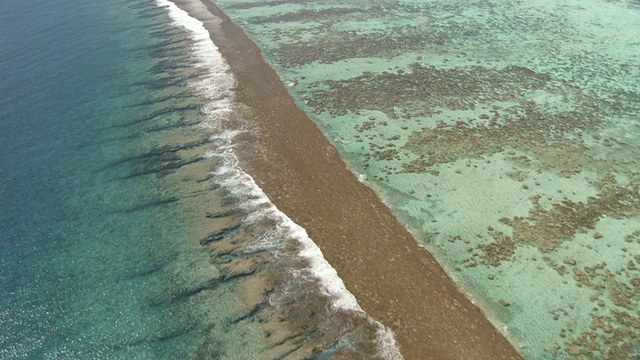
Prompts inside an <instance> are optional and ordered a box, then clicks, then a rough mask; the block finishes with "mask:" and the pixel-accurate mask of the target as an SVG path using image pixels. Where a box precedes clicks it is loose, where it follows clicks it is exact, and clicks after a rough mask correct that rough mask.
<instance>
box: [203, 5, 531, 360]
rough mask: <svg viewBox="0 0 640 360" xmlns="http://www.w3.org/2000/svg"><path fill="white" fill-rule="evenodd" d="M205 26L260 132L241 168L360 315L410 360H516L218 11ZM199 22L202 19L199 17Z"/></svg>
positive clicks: (245, 150) (250, 140)
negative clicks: (389, 333) (334, 275)
mask: <svg viewBox="0 0 640 360" xmlns="http://www.w3.org/2000/svg"><path fill="white" fill-rule="evenodd" d="M204 3H205V5H206V6H207V8H208V9H209V11H211V12H212V13H213V14H214V15H216V16H217V17H220V18H221V19H223V21H222V23H217V22H213V21H207V22H205V24H206V26H207V28H208V30H209V31H210V32H211V37H212V39H213V40H214V42H215V43H216V44H217V45H218V47H219V48H220V51H221V52H222V54H223V55H224V57H225V58H226V60H227V61H228V63H229V64H230V66H231V68H232V70H233V72H234V74H235V76H236V78H237V82H238V86H237V96H238V98H237V99H238V100H239V101H240V102H242V103H243V104H245V105H247V106H248V107H249V108H250V109H251V111H250V114H248V115H247V116H250V117H251V118H252V119H251V120H252V121H251V123H257V124H259V127H260V129H259V131H256V132H254V133H248V134H246V135H245V136H244V139H243V141H246V142H243V144H245V145H243V147H242V148H240V149H238V153H239V155H240V156H239V157H240V161H241V166H242V168H243V169H244V170H245V171H246V172H247V173H249V174H251V175H252V176H253V177H254V178H255V180H256V182H257V183H258V185H259V186H260V187H261V188H262V189H263V190H264V191H265V193H266V194H267V195H268V196H269V197H270V199H271V200H272V201H273V203H274V204H275V205H276V206H278V208H279V209H280V210H282V211H283V212H284V213H286V214H287V215H288V216H289V217H290V218H291V219H292V220H293V221H295V222H296V223H298V224H299V225H301V226H303V227H304V228H305V229H306V230H307V232H308V233H309V235H310V236H311V238H312V239H313V240H314V241H315V242H316V244H317V245H318V246H319V247H320V248H321V249H322V251H323V253H324V256H325V258H326V259H327V260H328V261H329V262H330V263H331V264H332V266H333V267H334V268H335V269H336V270H337V271H338V274H339V275H340V277H341V278H342V279H343V280H344V282H345V284H346V286H347V288H348V289H349V290H350V291H351V292H352V293H353V294H354V295H355V296H356V298H357V299H358V301H359V303H360V305H361V306H362V308H363V309H364V310H365V311H366V312H368V313H369V314H370V315H371V316H372V317H374V318H376V319H377V320H379V321H381V322H383V323H384V324H385V325H387V326H389V327H390V328H391V329H393V331H394V332H395V333H396V336H397V339H398V342H399V343H400V346H401V350H402V353H403V355H404V356H405V357H406V358H407V359H491V360H495V359H519V358H520V356H519V355H518V353H517V352H516V351H515V350H514V349H513V347H512V346H511V345H510V344H509V343H508V341H507V340H506V339H505V338H504V337H503V336H502V335H501V334H500V333H499V332H498V331H496V329H495V328H494V327H493V325H492V324H491V323H490V322H489V321H488V320H487V319H486V318H485V316H484V315H483V313H482V312H481V311H480V310H479V309H478V308H477V307H475V306H474V305H473V304H472V303H471V302H470V301H469V300H467V298H466V297H465V296H464V294H462V293H461V292H460V291H459V290H458V288H457V287H456V285H455V284H454V283H453V282H452V281H451V280H450V279H449V277H448V276H447V275H446V274H445V273H444V271H443V270H442V268H441V267H440V266H439V265H438V263H437V262H436V261H435V259H434V258H433V257H432V256H431V255H430V254H429V253H428V252H427V251H425V250H423V249H421V248H419V247H418V246H417V244H416V242H415V240H414V239H413V238H412V236H411V234H410V233H409V232H408V231H407V230H406V229H405V228H404V227H403V226H402V225H401V224H400V223H399V222H398V221H397V220H396V219H395V217H394V216H393V215H392V214H391V212H390V211H389V210H388V208H387V207H386V206H385V205H384V204H383V203H382V202H381V200H380V199H379V198H378V197H377V196H376V194H375V193H374V192H373V191H372V190H371V189H369V188H368V187H366V186H364V185H363V184H361V183H360V182H359V181H358V180H357V178H356V176H355V175H354V174H353V173H351V172H350V171H349V170H348V169H347V167H346V166H345V163H344V162H343V160H342V159H341V158H340V157H339V155H338V154H337V152H336V150H335V149H334V148H333V147H332V146H331V145H330V144H329V143H328V142H327V140H326V139H325V138H324V136H323V135H322V133H321V132H320V131H319V129H318V128H317V127H316V125H315V124H314V123H313V122H312V121H311V120H310V119H309V118H308V117H307V116H306V114H304V113H303V112H302V111H301V110H300V109H299V108H298V107H297V106H296V105H295V103H294V101H293V99H292V98H291V96H290V95H289V94H288V93H287V91H286V89H285V87H284V86H283V84H282V83H281V81H280V79H279V78H278V76H277V74H276V73H275V72H274V71H273V69H271V68H270V67H269V66H268V65H267V64H266V63H265V62H264V60H263V58H262V56H261V54H260V51H259V49H258V48H257V47H256V45H255V44H254V43H253V42H252V41H251V40H250V39H249V38H248V37H247V36H246V35H245V34H244V32H243V31H242V30H241V29H240V28H238V27H237V26H235V25H234V24H233V23H232V22H231V21H230V20H229V18H228V17H227V16H226V15H224V14H223V13H222V12H220V11H219V9H217V8H216V7H215V6H214V5H213V4H211V3H209V2H208V1H206V0H205V1H204ZM194 16H196V17H197V14H194Z"/></svg>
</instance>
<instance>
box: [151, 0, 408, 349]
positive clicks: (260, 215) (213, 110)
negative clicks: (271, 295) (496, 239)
mask: <svg viewBox="0 0 640 360" xmlns="http://www.w3.org/2000/svg"><path fill="white" fill-rule="evenodd" d="M156 1H157V3H158V5H159V6H162V7H165V8H167V9H168V10H169V16H170V17H171V18H172V19H173V21H174V25H177V26H181V27H183V28H185V29H187V30H189V31H190V32H191V38H192V39H193V40H194V48H193V50H194V56H195V58H196V59H197V66H198V67H201V68H205V69H207V76H205V77H204V79H203V80H199V81H197V82H196V83H195V84H194V85H195V86H196V87H197V89H198V91H199V92H200V93H201V94H202V95H203V96H205V97H206V98H207V99H208V100H209V103H208V104H207V105H206V106H205V107H204V108H203V109H202V110H203V112H204V113H205V114H206V120H205V121H203V123H202V126H203V127H204V128H207V129H210V130H217V133H216V135H215V136H214V137H212V138H211V139H212V140H213V141H214V144H215V149H211V150H207V152H206V153H205V154H204V155H203V157H205V158H217V159H219V160H221V165H220V166H218V168H217V169H216V170H215V175H216V176H217V178H220V177H221V178H222V179H221V180H217V181H218V183H219V184H220V186H221V187H223V188H224V189H225V190H226V191H228V192H229V193H230V194H232V195H234V196H236V197H238V198H240V199H242V203H241V205H240V206H241V207H242V208H243V210H245V211H247V212H248V213H249V215H248V216H247V218H246V219H245V222H248V223H252V222H258V221H261V220H265V219H269V220H272V221H274V223H275V224H276V225H275V228H274V229H273V230H272V231H270V232H267V233H266V234H264V235H262V236H261V237H260V238H259V239H258V240H257V241H256V242H255V243H254V244H252V245H250V246H249V247H248V248H247V249H246V251H249V252H251V251H260V250H265V249H266V250H270V249H278V248H281V247H282V246H283V245H285V244H286V243H288V242H290V241H297V242H298V243H299V244H300V247H301V250H300V251H299V253H298V255H299V256H300V257H301V258H303V259H305V260H307V262H308V263H309V266H308V267H307V268H306V269H304V270H302V271H300V272H298V274H297V276H299V277H312V278H315V279H316V280H317V281H318V283H319V284H320V286H321V287H320V290H321V291H322V293H323V294H324V295H325V296H327V297H328V298H329V300H330V306H331V307H332V308H333V309H335V310H342V311H348V312H352V313H357V314H360V315H361V316H363V317H364V318H366V319H367V321H369V322H370V323H371V324H373V325H374V326H375V327H376V328H377V335H378V343H379V347H380V352H379V354H378V355H379V356H381V357H383V358H385V359H402V356H401V355H400V351H399V349H398V345H397V343H396V340H395V337H394V335H393V332H392V331H391V330H390V329H389V328H387V327H385V326H384V325H382V324H381V323H379V322H378V321H376V320H374V319H372V318H371V317H369V316H368V315H367V314H366V313H365V312H364V311H363V310H362V308H361V307H360V305H358V302H357V300H356V298H355V296H353V294H351V292H349V291H348V290H347V288H346V287H345V285H344V283H343V281H342V279H340V277H339V276H338V274H337V272H336V270H335V269H334V268H333V267H332V266H331V265H330V264H329V263H328V262H327V261H326V260H325V258H324V256H323V255H322V251H321V250H320V248H318V246H316V244H315V243H314V242H313V241H312V240H311V238H310V237H309V235H308V234H307V232H306V230H305V229H303V228H302V227H301V226H299V225H298V224H296V223H295V222H293V221H292V220H291V219H290V218H289V217H288V216H287V215H285V214H284V213H283V212H281V211H280V210H278V209H277V207H276V206H275V205H274V204H273V203H271V201H270V200H269V198H268V197H267V195H266V194H265V193H264V192H263V191H262V189H261V188H260V187H259V186H258V185H257V184H256V183H255V181H254V180H253V178H252V177H251V176H250V175H248V174H247V173H245V172H244V171H243V170H242V169H241V168H240V167H239V166H238V159H237V157H236V155H235V153H234V151H233V139H234V138H235V136H236V135H238V134H239V131H237V130H234V131H230V130H227V129H224V127H223V126H221V125H223V124H224V122H225V121H227V120H228V119H229V116H230V115H231V114H232V113H233V111H234V108H235V104H234V102H235V100H234V88H235V84H236V82H235V78H234V77H233V74H232V73H231V71H230V69H229V66H228V64H227V63H226V61H225V60H224V58H223V57H222V55H221V53H220V52H219V51H218V48H217V46H216V45H215V44H214V43H213V41H212V40H211V37H210V34H209V32H208V31H207V29H206V28H205V27H204V24H203V23H202V22H200V21H199V20H197V19H195V18H193V17H191V16H189V14H188V13H187V12H186V11H184V10H182V9H180V8H179V7H178V6H176V5H175V4H174V3H172V2H170V1H168V0H156Z"/></svg>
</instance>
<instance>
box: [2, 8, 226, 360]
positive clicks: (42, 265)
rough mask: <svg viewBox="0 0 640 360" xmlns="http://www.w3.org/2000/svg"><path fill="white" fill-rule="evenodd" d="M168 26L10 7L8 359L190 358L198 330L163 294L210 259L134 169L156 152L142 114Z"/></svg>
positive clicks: (117, 12) (165, 198)
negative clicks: (149, 148) (149, 150)
mask: <svg viewBox="0 0 640 360" xmlns="http://www.w3.org/2000/svg"><path fill="white" fill-rule="evenodd" d="M167 22H168V16H167V14H166V11H165V10H163V9H161V8H158V7H157V6H156V4H155V3H154V2H152V1H146V2H144V1H137V2H136V1H133V2H122V1H117V0H106V1H98V2H95V1H94V2H87V1H80V0H66V1H59V0H53V1H42V0H36V1H33V2H28V3H25V2H22V1H16V0H3V1H2V2H0V294H1V296H0V329H1V330H0V358H1V359H90V358H91V359H97V358H101V359H115V358H120V359H140V358H158V357H161V358H178V357H181V356H185V355H187V354H190V355H193V354H194V353H193V351H194V349H195V347H196V342H197V340H196V338H197V336H195V335H193V334H195V333H197V332H199V331H202V321H201V320H199V319H196V318H195V317H194V316H192V314H191V312H190V310H189V309H187V306H186V305H185V304H183V303H180V302H178V301H164V300H163V299H162V296H163V294H167V293H171V288H172V286H176V284H175V282H176V280H175V279H176V273H177V271H176V270H175V269H172V270H171V271H169V270H167V269H169V268H171V267H172V265H171V264H175V261H176V259H178V258H180V259H184V258H185V257H192V258H197V259H199V258H200V257H203V256H204V255H203V254H202V253H201V250H200V248H199V247H196V246H193V245H190V244H192V243H193V242H189V241H187V239H188V237H189V228H188V227H189V223H188V221H186V220H184V219H183V217H184V216H183V212H182V210H181V209H179V206H178V205H176V203H175V201H173V200H174V198H173V197H172V194H171V193H170V192H168V190H167V188H166V184H164V183H163V180H162V177H161V176H132V175H135V174H139V173H140V169H143V168H144V164H141V163H140V161H138V162H135V161H127V159H132V158H133V159H136V158H140V156H138V155H139V154H140V153H143V147H144V145H145V144H147V143H149V142H150V141H153V138H152V137H151V136H150V135H149V132H148V131H144V129H143V128H142V127H141V125H139V124H142V123H143V121H141V120H143V119H147V118H148V113H149V111H150V110H149V109H148V108H146V107H145V106H141V105H140V104H144V99H148V98H149V97H152V96H153V91H154V89H153V86H149V84H153V81H154V78H153V76H156V77H157V76H158V75H157V72H156V73H155V75H154V72H153V71H151V69H152V66H153V65H155V64H156V62H157V59H154V58H153V54H154V52H155V53H156V54H157V53H158V51H160V50H161V48H162V46H161V45H162V44H163V43H162V41H163V39H162V36H160V35H158V31H160V30H162V29H163V27H166V26H167V25H166V23H167ZM154 31H155V32H156V33H155V35H154ZM159 49H160V50H159ZM132 105H136V106H132ZM145 116H147V117H145ZM205 259H206V258H205ZM192 335H193V336H192ZM213 350H214V351H212V352H211V353H210V355H215V349H213Z"/></svg>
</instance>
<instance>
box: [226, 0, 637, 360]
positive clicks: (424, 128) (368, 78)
mask: <svg viewBox="0 0 640 360" xmlns="http://www.w3.org/2000/svg"><path fill="white" fill-rule="evenodd" d="M218 3H219V4H220V6H221V7H222V8H223V10H224V11H226V12H227V13H228V14H229V15H230V16H231V17H232V18H233V19H234V21H235V22H236V23H237V24H239V25H240V26H242V27H243V28H244V29H245V30H246V31H247V32H248V33H249V34H250V36H251V37H252V38H253V39H254V40H255V41H256V42H257V43H258V45H259V46H260V47H261V49H262V51H263V54H264V55H265V57H266V58H267V60H268V61H269V62H270V63H271V64H272V65H273V66H274V68H275V69H276V70H277V71H278V72H279V74H280V75H281V77H282V79H283V81H284V82H285V83H286V84H287V85H288V86H289V89H290V90H291V92H292V93H293V94H294V96H295V98H296V100H297V101H298V103H299V104H300V105H301V107H302V108H303V109H305V110H306V111H307V113H309V114H310V115H311V117H312V118H313V120H314V121H316V122H317V123H318V125H319V126H320V127H321V128H322V129H323V130H324V132H325V134H326V136H327V137H328V138H329V139H330V140H331V141H332V142H333V143H334V144H335V146H336V147H337V148H338V149H339V150H340V152H341V153H342V154H343V156H344V157H345V158H346V159H347V160H348V162H349V163H350V165H351V166H352V169H353V171H354V172H356V173H358V174H361V178H363V179H364V180H363V181H365V182H366V183H367V184H368V185H370V186H371V187H372V188H374V189H376V190H377V191H378V193H379V194H380V196H381V197H382V198H383V199H385V201H386V202H387V203H388V204H389V205H390V207H391V208H392V209H393V210H394V212H395V213H396V214H397V215H398V217H399V218H400V219H401V220H402V221H404V223H405V224H406V225H407V226H408V227H409V228H410V229H411V230H412V231H413V232H414V234H415V236H416V238H417V241H419V242H420V243H421V244H422V245H424V247H425V248H427V249H428V250H429V251H431V252H432V253H433V254H434V255H435V256H436V257H437V258H438V260H439V261H440V262H441V264H442V265H443V266H444V267H445V268H446V269H448V272H449V274H450V275H451V276H452V277H453V278H454V279H455V280H456V281H458V282H459V284H460V285H461V286H462V287H463V288H464V289H465V290H466V291H468V292H469V294H470V296H471V297H472V298H473V299H474V300H475V301H476V302H477V303H478V304H479V306H480V307H481V308H482V309H483V310H484V311H485V312H486V313H487V315H488V316H489V318H490V319H491V320H492V321H493V322H494V323H495V324H496V326H497V327H498V328H500V329H502V330H503V331H504V332H505V334H506V335H507V336H508V337H509V338H510V339H511V340H512V341H513V342H514V344H515V345H516V346H517V347H518V348H519V349H520V351H521V352H522V354H523V355H524V356H525V357H526V358H529V359H556V358H574V357H577V358H589V359H602V358H607V357H608V358H611V359H627V358H628V359H631V358H634V356H639V355H640V341H638V340H637V336H638V335H640V313H638V307H637V305H638V301H640V274H638V270H637V267H638V266H640V256H639V254H640V219H639V217H638V215H639V214H640V197H639V196H638V194H639V191H640V177H639V176H638V174H639V172H640V166H639V165H638V163H637V158H638V155H639V152H640V150H639V149H640V148H639V147H638V145H640V141H639V140H638V138H640V137H639V135H640V126H639V124H638V113H639V110H640V81H639V79H640V60H638V54H640V10H638V7H637V6H638V4H637V3H635V4H634V2H631V1H627V2H607V1H599V0H590V1H577V0H567V1H561V2H543V1H533V2H524V1H516V2H513V1H509V2H507V1H498V0H491V1H447V2H444V1H384V0H381V1H349V2H347V1H339V0H327V1H314V2H313V3H310V2H304V1H303V2H301V1H272V2H258V1H255V2H244V1H233V0H223V1H220V2H216V4H218ZM416 341H420V339H419V338H416Z"/></svg>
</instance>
